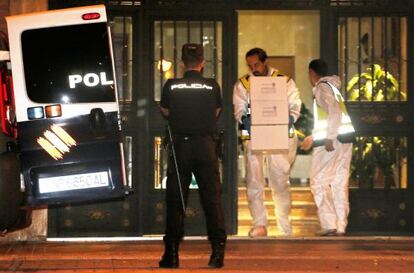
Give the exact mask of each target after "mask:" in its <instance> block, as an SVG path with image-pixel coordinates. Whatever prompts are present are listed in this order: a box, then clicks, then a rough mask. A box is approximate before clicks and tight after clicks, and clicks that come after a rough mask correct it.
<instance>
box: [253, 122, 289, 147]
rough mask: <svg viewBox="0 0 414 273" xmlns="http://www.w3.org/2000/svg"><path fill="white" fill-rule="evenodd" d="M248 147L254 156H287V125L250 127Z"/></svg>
mask: <svg viewBox="0 0 414 273" xmlns="http://www.w3.org/2000/svg"><path fill="white" fill-rule="evenodd" d="M250 145H251V150H252V153H256V154H287V153H288V152H289V132H288V125H287V124H286V125H252V126H251V137H250Z"/></svg>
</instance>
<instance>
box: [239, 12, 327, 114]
mask: <svg viewBox="0 0 414 273" xmlns="http://www.w3.org/2000/svg"><path fill="white" fill-rule="evenodd" d="M319 18H320V15H319V11H279V10H274V11H238V22H239V25H238V75H239V77H241V76H243V75H244V74H246V73H247V72H248V67H247V66H246V61H245V54H246V52H247V51H248V50H249V49H251V48H253V47H261V48H263V49H264V50H265V51H266V52H267V55H268V56H293V57H294V71H295V76H294V80H295V82H296V85H297V86H298V88H299V91H300V93H301V99H302V101H303V102H304V103H305V105H306V107H307V108H308V109H309V110H310V111H311V110H312V87H311V85H310V83H309V79H308V64H309V62H310V61H311V60H312V59H315V58H319V56H320V39H319V37H320V19H319ZM276 68H277V67H276Z"/></svg>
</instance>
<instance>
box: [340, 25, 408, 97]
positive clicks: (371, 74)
mask: <svg viewBox="0 0 414 273" xmlns="http://www.w3.org/2000/svg"><path fill="white" fill-rule="evenodd" d="M338 28H339V29H338V33H339V36H338V44H339V47H338V50H339V52H338V53H339V54H338V55H339V74H340V76H341V77H342V79H343V84H344V88H343V90H346V92H345V98H346V100H347V101H359V102H381V101H406V100H407V22H406V18H401V17H343V18H340V20H339V26H338Z"/></svg>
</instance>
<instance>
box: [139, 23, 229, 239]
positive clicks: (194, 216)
mask: <svg viewBox="0 0 414 273" xmlns="http://www.w3.org/2000/svg"><path fill="white" fill-rule="evenodd" d="M189 18H190V17H186V19H185V20H180V19H156V20H152V21H151V28H152V33H151V37H152V40H151V45H149V46H150V49H149V50H150V51H151V52H152V58H153V59H152V64H151V65H152V71H151V74H150V75H148V78H150V79H151V81H150V82H148V88H149V90H151V91H153V92H150V94H151V95H150V96H151V97H150V98H149V100H150V101H152V105H151V113H150V115H149V122H148V125H149V126H150V128H149V129H150V135H151V138H150V139H149V140H148V143H149V145H152V147H153V148H152V150H150V155H149V156H150V161H149V162H150V164H151V165H149V166H148V168H147V171H148V173H147V175H148V176H147V177H148V178H149V179H148V182H145V189H143V190H144V191H145V193H146V194H145V196H143V198H145V201H144V202H143V203H144V204H145V205H144V206H145V209H144V210H143V212H144V215H143V219H144V226H143V230H144V234H162V233H164V229H165V189H166V179H167V176H166V173H167V158H168V155H167V151H166V150H165V148H164V146H163V136H165V135H166V121H165V120H163V119H162V117H161V115H160V113H159V108H158V104H159V101H160V99H161V92H162V87H163V85H164V83H165V82H166V81H167V80H168V79H169V78H175V77H182V76H183V74H184V68H183V65H182V63H181V48H182V45H183V44H185V43H189V42H191V43H198V44H202V45H203V47H204V58H205V61H206V64H205V67H204V71H203V76H204V77H208V78H214V79H215V80H216V81H217V82H218V83H219V85H220V87H221V90H222V97H223V110H224V111H223V112H222V114H221V117H220V119H219V130H218V135H219V137H220V141H221V144H220V143H219V144H218V151H219V152H220V153H222V154H223V156H222V157H221V158H220V171H221V182H222V185H223V194H222V197H223V207H224V210H225V217H226V218H225V219H226V225H227V230H228V232H230V233H234V232H235V228H236V221H237V219H236V216H237V211H236V210H237V198H235V196H236V191H235V189H236V188H235V187H236V184H235V181H237V179H235V169H236V168H235V166H236V165H235V148H236V147H237V146H236V144H237V143H236V139H237V138H236V131H235V129H233V128H235V126H234V119H233V114H232V100H231V94H232V92H231V90H232V82H231V79H232V78H233V77H232V75H231V73H232V72H231V70H230V68H229V64H230V63H231V62H230V60H231V58H232V54H233V53H234V52H231V49H232V48H234V47H233V46H231V45H232V39H231V35H225V33H228V32H229V28H230V23H229V17H225V18H224V19H223V18H219V19H218V18H217V19H211V17H210V18H209V19H206V18H193V19H191V18H190V19H189ZM224 45H226V46H224ZM233 155H234V156H233ZM197 188H198V186H197V181H196V180H195V178H194V176H193V180H192V183H191V185H190V189H191V190H190V194H189V201H188V207H187V211H186V216H187V217H186V226H185V231H186V233H185V234H186V235H202V234H205V220H204V212H203V210H202V208H201V204H200V200H199V197H198V192H197Z"/></svg>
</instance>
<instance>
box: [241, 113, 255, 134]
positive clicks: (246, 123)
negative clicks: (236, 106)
mask: <svg viewBox="0 0 414 273" xmlns="http://www.w3.org/2000/svg"><path fill="white" fill-rule="evenodd" d="M241 121H242V127H243V128H242V129H244V130H246V131H247V132H248V133H249V135H250V126H251V124H252V121H251V118H250V115H248V116H242V118H241Z"/></svg>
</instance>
